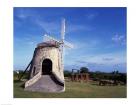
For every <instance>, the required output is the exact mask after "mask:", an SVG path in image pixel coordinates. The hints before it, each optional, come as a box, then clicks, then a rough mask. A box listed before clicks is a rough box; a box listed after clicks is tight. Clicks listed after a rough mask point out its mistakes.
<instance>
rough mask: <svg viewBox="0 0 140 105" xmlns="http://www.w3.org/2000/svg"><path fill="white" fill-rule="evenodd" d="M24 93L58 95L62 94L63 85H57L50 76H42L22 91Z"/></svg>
mask: <svg viewBox="0 0 140 105" xmlns="http://www.w3.org/2000/svg"><path fill="white" fill-rule="evenodd" d="M24 90H25V91H34V92H46V93H49V92H51V93H59V92H64V91H65V88H64V85H63V84H60V83H58V82H57V81H55V79H53V77H52V76H51V75H42V76H41V78H40V79H39V80H38V81H36V82H35V83H34V84H32V85H31V86H28V87H26V88H25V89H24Z"/></svg>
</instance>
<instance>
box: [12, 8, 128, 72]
mask: <svg viewBox="0 0 140 105" xmlns="http://www.w3.org/2000/svg"><path fill="white" fill-rule="evenodd" d="M62 18H65V20H66V34H65V40H66V41H68V42H70V43H71V44H73V45H74V48H65V56H64V69H65V70H71V69H80V68H81V67H87V68H89V70H90V71H103V72H111V71H114V70H118V71H119V72H126V71H127V70H126V69H127V67H126V65H127V55H126V50H127V45H126V39H127V30H126V8H124V7H117V8H112V7H108V8H107V7H98V8H97V7H96V8H95V7H83V8H81V7H79V8H76V7H71V8H68V7H63V8H62V7H61V8H60V7H57V8H56V7H49V8H47V7H36V8H35V7H15V8H14V70H19V69H22V70H24V69H25V68H26V66H27V65H28V63H29V62H30V61H31V59H32V57H33V52H34V49H35V47H36V45H37V44H38V43H40V42H42V41H43V36H44V34H48V35H50V36H52V37H54V38H56V39H58V40H60V39H61V35H60V32H61V20H62Z"/></svg>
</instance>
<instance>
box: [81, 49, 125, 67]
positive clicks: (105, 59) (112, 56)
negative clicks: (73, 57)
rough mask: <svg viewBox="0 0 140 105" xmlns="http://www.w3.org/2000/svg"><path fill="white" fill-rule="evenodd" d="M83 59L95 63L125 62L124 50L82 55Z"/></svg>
mask: <svg viewBox="0 0 140 105" xmlns="http://www.w3.org/2000/svg"><path fill="white" fill-rule="evenodd" d="M83 59H84V61H87V62H90V63H96V64H105V65H112V64H120V63H124V62H126V54H125V52H115V53H107V54H96V55H86V56H83Z"/></svg>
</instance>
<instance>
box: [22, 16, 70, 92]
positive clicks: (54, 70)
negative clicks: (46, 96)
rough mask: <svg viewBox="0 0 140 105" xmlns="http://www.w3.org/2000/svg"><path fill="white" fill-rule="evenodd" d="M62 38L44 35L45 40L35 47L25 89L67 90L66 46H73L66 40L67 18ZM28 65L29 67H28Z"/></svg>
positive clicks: (41, 90) (63, 22)
mask: <svg viewBox="0 0 140 105" xmlns="http://www.w3.org/2000/svg"><path fill="white" fill-rule="evenodd" d="M61 28H62V29H61V40H60V41H58V40H56V39H54V38H53V37H51V36H48V35H44V41H43V42H42V43H39V44H38V45H37V47H36V48H35V51H34V55H33V58H32V60H31V62H30V64H29V65H28V67H30V69H29V70H30V76H29V80H28V81H26V83H25V90H29V91H40V92H63V91H65V85H64V74H63V68H64V65H63V52H64V47H69V48H72V47H73V46H72V45H71V44H70V43H68V42H66V41H64V39H65V19H63V20H62V27H61ZM28 67H27V68H28Z"/></svg>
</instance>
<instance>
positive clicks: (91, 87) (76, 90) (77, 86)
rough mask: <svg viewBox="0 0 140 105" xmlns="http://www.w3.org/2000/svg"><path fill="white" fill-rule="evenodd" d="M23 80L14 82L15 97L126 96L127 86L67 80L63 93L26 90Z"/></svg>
mask: <svg viewBox="0 0 140 105" xmlns="http://www.w3.org/2000/svg"><path fill="white" fill-rule="evenodd" d="M22 84H23V82H14V97H15V98H126V90H127V89H126V86H98V85H96V84H95V83H94V82H93V83H79V82H66V91H65V92H63V93H39V92H28V91H24V89H23V88H22V87H21V85H22Z"/></svg>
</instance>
